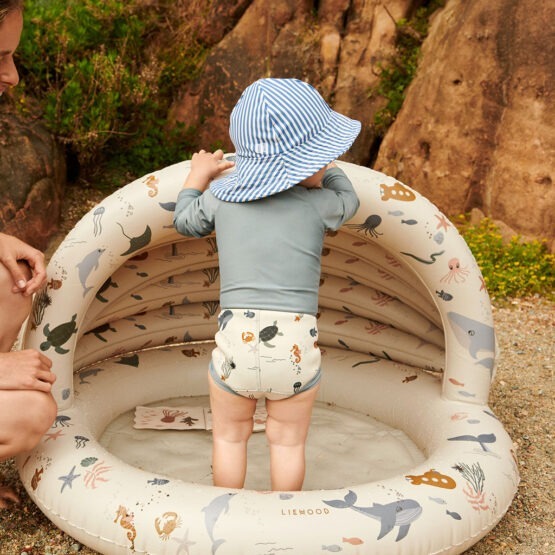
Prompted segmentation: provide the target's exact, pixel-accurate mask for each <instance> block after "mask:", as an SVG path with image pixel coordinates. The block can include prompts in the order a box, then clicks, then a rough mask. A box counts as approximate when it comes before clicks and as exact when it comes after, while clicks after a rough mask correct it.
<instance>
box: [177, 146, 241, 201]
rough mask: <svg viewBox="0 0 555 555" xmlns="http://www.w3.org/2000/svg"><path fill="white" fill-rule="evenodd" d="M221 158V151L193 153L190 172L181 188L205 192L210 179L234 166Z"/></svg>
mask: <svg viewBox="0 0 555 555" xmlns="http://www.w3.org/2000/svg"><path fill="white" fill-rule="evenodd" d="M223 157H224V153H223V151H222V150H221V149H218V150H216V151H215V152H213V153H212V152H206V151H205V150H200V151H199V152H195V154H193V157H192V158H191V171H190V172H189V175H188V176H187V178H186V179H185V183H184V184H183V188H184V189H197V190H198V191H201V192H203V191H205V190H206V188H207V187H208V185H209V184H210V181H212V179H214V178H215V177H217V176H218V175H220V174H221V173H222V172H224V171H225V170H228V169H229V168H232V167H233V166H234V165H235V163H234V162H231V161H230V160H224V159H223Z"/></svg>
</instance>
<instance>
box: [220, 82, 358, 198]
mask: <svg viewBox="0 0 555 555" xmlns="http://www.w3.org/2000/svg"><path fill="white" fill-rule="evenodd" d="M359 132H360V122H358V121H356V120H352V119H350V118H348V117H346V116H343V115H342V114H339V113H338V112H335V111H334V110H332V109H331V108H330V107H329V106H328V105H327V103H326V102H325V100H324V99H323V98H322V97H321V96H320V94H319V93H318V91H317V90H316V89H315V88H314V87H312V86H311V85H309V84H308V83H304V82H303V81H299V80H298V79H270V78H268V79H260V80H258V81H255V82H254V83H253V84H252V85H250V86H248V87H247V88H246V89H245V90H244V92H243V94H242V95H241V98H240V99H239V101H238V102H237V104H236V105H235V108H233V111H232V112H231V118H230V125H229V134H230V136H231V140H232V141H233V144H234V145H235V149H236V153H235V169H234V171H232V172H231V173H229V174H228V175H226V176H224V177H222V178H220V179H218V180H216V181H214V182H213V183H212V184H211V185H210V191H211V192H212V194H213V195H214V196H215V197H217V198H219V199H221V200H225V201H228V202H248V201H251V200H256V199H260V198H264V197H269V196H270V195H275V194H276V193H279V192H281V191H285V190H286V189H290V188H291V187H294V186H295V185H297V184H298V183H299V182H300V181H302V180H303V179H305V178H307V177H309V176H311V175H312V174H314V173H316V172H317V171H318V170H320V169H321V168H323V167H324V166H325V165H327V164H329V163H330V162H331V161H332V160H335V159H336V158H338V157H339V156H341V155H342V154H343V153H344V152H346V151H347V150H348V149H349V148H350V146H351V145H352V144H353V142H354V140H355V139H356V137H357V135H358V134H359Z"/></svg>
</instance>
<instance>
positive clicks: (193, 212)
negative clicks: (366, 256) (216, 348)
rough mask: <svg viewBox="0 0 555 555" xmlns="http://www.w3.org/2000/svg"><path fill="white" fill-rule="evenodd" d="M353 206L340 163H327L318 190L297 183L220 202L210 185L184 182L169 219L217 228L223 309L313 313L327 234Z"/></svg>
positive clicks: (190, 229) (195, 231) (194, 230)
mask: <svg viewBox="0 0 555 555" xmlns="http://www.w3.org/2000/svg"><path fill="white" fill-rule="evenodd" d="M358 207H359V200H358V197H357V195H356V193H355V191H354V189H353V186H352V184H351V182H350V181H349V179H348V178H347V176H346V175H345V173H344V172H343V170H341V169H340V168H330V169H328V170H327V171H326V172H325V174H324V178H323V180H322V188H321V189H307V188H305V187H302V186H300V185H296V186H295V187H293V188H291V189H288V190H286V191H283V192H281V193H278V194H276V195H273V196H270V197H266V198H263V199H259V200H255V201H251V202H241V203H239V202H225V201H221V200H219V199H217V198H216V197H215V196H214V195H213V194H212V193H211V192H210V190H209V189H207V190H206V191H205V192H204V193H200V191H197V190H196V189H183V190H182V191H180V193H179V195H178V198H177V204H176V208H175V216H174V225H175V227H176V229H177V231H178V232H179V233H181V234H183V235H187V236H192V237H204V236H206V235H209V234H210V233H212V232H213V231H215V232H216V242H217V245H218V255H219V265H220V306H221V308H222V309H225V308H252V309H262V310H276V311H284V312H299V313H304V314H313V315H315V314H316V313H317V311H318V288H319V283H320V259H321V253H322V246H323V241H324V234H325V232H326V230H327V229H330V230H336V229H338V228H340V227H341V226H342V225H343V224H344V223H345V222H346V221H347V220H349V219H350V218H351V217H352V216H353V215H354V214H355V212H356V211H357V209H358Z"/></svg>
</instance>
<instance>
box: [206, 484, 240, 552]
mask: <svg viewBox="0 0 555 555" xmlns="http://www.w3.org/2000/svg"><path fill="white" fill-rule="evenodd" d="M234 495H237V494H236V493H224V495H220V496H219V497H215V498H214V499H212V501H210V503H209V504H208V505H206V507H204V509H202V512H203V513H204V524H205V525H206V531H207V532H208V535H209V536H210V539H211V540H212V555H214V553H216V550H217V549H218V547H220V545H222V543H224V542H225V540H224V539H221V540H215V539H214V527H215V526H216V522H217V521H218V519H219V518H220V516H221V515H222V513H227V511H228V510H229V502H230V501H231V498H232V497H233V496H234Z"/></svg>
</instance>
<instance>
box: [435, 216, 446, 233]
mask: <svg viewBox="0 0 555 555" xmlns="http://www.w3.org/2000/svg"><path fill="white" fill-rule="evenodd" d="M435 216H436V218H437V219H438V221H439V223H438V224H437V227H436V229H440V228H443V229H445V231H447V230H448V229H449V225H450V223H449V220H448V219H447V218H446V217H445V216H444V215H443V214H436V215H435Z"/></svg>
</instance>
